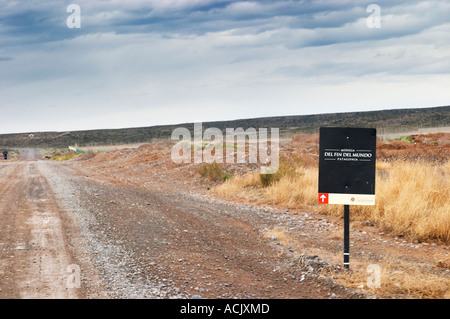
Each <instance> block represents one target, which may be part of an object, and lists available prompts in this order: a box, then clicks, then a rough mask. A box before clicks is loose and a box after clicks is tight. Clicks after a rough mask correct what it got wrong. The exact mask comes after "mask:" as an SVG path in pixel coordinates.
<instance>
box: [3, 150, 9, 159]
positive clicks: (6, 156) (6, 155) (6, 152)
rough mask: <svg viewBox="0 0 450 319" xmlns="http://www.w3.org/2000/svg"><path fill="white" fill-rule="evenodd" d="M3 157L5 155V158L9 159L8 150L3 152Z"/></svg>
mask: <svg viewBox="0 0 450 319" xmlns="http://www.w3.org/2000/svg"><path fill="white" fill-rule="evenodd" d="M3 157H4V159H5V160H7V159H8V151H4V152H3Z"/></svg>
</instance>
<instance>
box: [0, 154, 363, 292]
mask: <svg viewBox="0 0 450 319" xmlns="http://www.w3.org/2000/svg"><path fill="white" fill-rule="evenodd" d="M24 154H25V155H24V156H23V157H22V158H23V160H18V161H14V162H2V163H0V173H1V174H0V194H1V202H0V220H1V223H0V298H191V297H192V296H194V295H200V296H201V297H202V298H330V296H332V297H334V298H352V297H359V296H357V294H355V293H353V292H350V291H349V290H347V289H344V288H342V287H340V286H338V285H336V284H333V283H329V282H324V281H320V280H316V279H314V278H307V279H304V278H302V279H301V280H300V281H299V280H298V278H297V279H296V278H294V277H293V276H292V275H291V274H290V273H289V272H286V271H283V269H284V266H285V265H286V263H287V262H288V261H289V260H291V259H292V254H291V253H290V252H289V251H287V250H283V249H282V248H281V247H279V246H276V245H273V244H272V243H271V241H270V240H268V239H267V238H266V237H264V236H263V231H264V229H267V228H271V227H273V225H274V224H275V223H276V222H277V221H276V219H274V217H273V214H271V213H270V212H266V211H264V210H258V209H254V208H250V207H246V206H240V205H230V204H227V203H222V202H218V201H211V200H208V199H207V198H204V197H202V196H195V195H188V194H186V193H184V194H182V193H167V192H163V191H161V190H158V189H152V190H148V189H147V190H146V189H140V188H135V187H132V186H121V185H114V184H112V183H108V182H105V181H103V180H101V179H98V178H94V177H92V176H89V174H87V173H86V172H84V171H82V170H79V169H77V168H76V166H72V165H70V163H62V162H51V161H44V160H30V159H35V158H36V157H37V158H39V156H38V153H36V152H35V151H27V152H26V153H24ZM77 280H78V281H77Z"/></svg>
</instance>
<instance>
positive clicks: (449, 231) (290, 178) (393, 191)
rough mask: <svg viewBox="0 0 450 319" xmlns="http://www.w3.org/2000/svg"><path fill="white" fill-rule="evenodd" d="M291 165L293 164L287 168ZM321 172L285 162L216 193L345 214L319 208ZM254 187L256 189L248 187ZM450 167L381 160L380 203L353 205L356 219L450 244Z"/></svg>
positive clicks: (231, 182)
mask: <svg viewBox="0 0 450 319" xmlns="http://www.w3.org/2000/svg"><path fill="white" fill-rule="evenodd" d="M289 163H291V164H289ZM317 184H318V168H317V167H316V166H304V165H302V164H301V162H299V160H296V159H283V160H282V161H280V169H279V171H278V172H277V173H276V174H273V176H263V175H260V174H259V173H255V172H254V173H250V174H247V175H244V176H236V177H233V178H232V179H231V180H229V181H227V182H226V183H224V184H223V185H220V186H219V187H217V188H216V189H215V192H217V193H219V194H221V195H224V196H228V197H241V198H250V199H251V198H253V199H255V200H257V201H260V202H264V203H268V204H275V205H280V206H284V207H287V208H292V209H299V208H301V207H304V206H305V205H307V206H311V208H312V209H313V210H315V211H317V212H320V213H325V214H333V215H338V216H341V215H342V214H343V208H342V205H320V204H318V200H317V194H318V185H317ZM249 186H252V189H249ZM449 198H450V163H447V164H445V165H436V164H430V163H426V162H407V161H394V162H380V163H379V164H377V180H376V205H375V206H352V218H355V219H359V220H369V221H371V222H373V223H375V224H377V225H378V226H379V227H380V228H381V229H383V230H384V231H389V232H392V233H394V234H396V235H402V236H407V237H411V238H413V239H418V240H437V241H441V242H445V243H449V242H450V214H448V212H450V201H449V200H448V199H449Z"/></svg>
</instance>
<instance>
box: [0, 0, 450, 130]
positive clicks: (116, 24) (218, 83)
mask: <svg viewBox="0 0 450 319" xmlns="http://www.w3.org/2000/svg"><path fill="white" fill-rule="evenodd" d="M70 4H77V5H78V7H79V8H80V23H81V24H80V28H77V27H74V28H69V26H71V27H72V26H74V23H76V20H75V19H74V17H75V15H76V13H77V11H71V10H69V12H67V9H68V6H69V5H70ZM371 4H374V5H375V6H370V5H371ZM378 9H379V10H378ZM378 13H379V17H380V20H379V24H378V22H377V21H378V20H376V19H377V17H378ZM449 87H450V1H448V0H446V1H414V0H408V1H406V0H379V1H376V0H371V1H364V0H329V1H325V0H298V1H296V0H281V1H272V0H271V1H269V0H249V1H232V0H69V1H64V0H20V1H17V0H0V133H14V132H31V131H68V130H84V129H98V128H121V127H138V126H151V125H159V124H178V123H185V122H194V121H215V120H232V119H241V118H253V117H265V116H278V115H301V114H316V113H335V112H348V111H364V110H380V109H392V108H407V107H433V106H442V105H449V104H450V90H449Z"/></svg>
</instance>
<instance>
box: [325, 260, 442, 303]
mask: <svg viewBox="0 0 450 319" xmlns="http://www.w3.org/2000/svg"><path fill="white" fill-rule="evenodd" d="M373 266H375V267H379V268H378V269H379V270H380V272H379V275H380V276H379V282H378V283H377V282H376V281H375V280H374V278H375V272H373V271H372V270H371V268H370V267H373ZM372 269H373V268H372ZM325 275H327V276H329V277H332V278H333V279H334V280H336V281H337V282H339V283H340V284H343V285H345V286H347V287H351V288H354V289H363V290H365V291H368V292H371V293H373V294H375V295H377V297H378V298H412V299H418V298H420V299H449V298H450V278H448V277H443V276H442V275H441V276H439V275H437V274H434V273H431V272H430V266H429V265H425V264H422V265H417V264H416V263H409V262H407V261H404V260H399V259H397V258H394V257H390V256H386V258H384V259H383V261H382V262H380V263H377V264H368V263H367V262H360V263H358V262H355V260H354V261H353V262H352V271H351V272H340V273H327V274H325ZM375 284H379V286H377V285H375Z"/></svg>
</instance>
